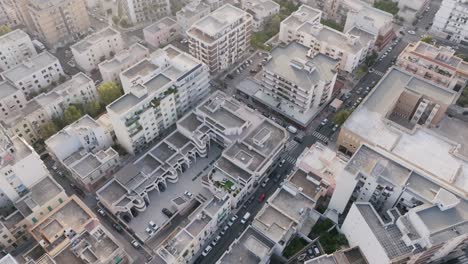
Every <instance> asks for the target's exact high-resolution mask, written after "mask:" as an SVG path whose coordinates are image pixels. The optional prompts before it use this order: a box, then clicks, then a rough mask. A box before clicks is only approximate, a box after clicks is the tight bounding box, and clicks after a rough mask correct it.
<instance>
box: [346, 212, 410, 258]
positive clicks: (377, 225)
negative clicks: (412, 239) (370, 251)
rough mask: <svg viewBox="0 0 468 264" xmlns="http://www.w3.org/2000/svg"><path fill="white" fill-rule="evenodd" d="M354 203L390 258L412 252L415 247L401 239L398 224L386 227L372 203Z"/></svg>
mask: <svg viewBox="0 0 468 264" xmlns="http://www.w3.org/2000/svg"><path fill="white" fill-rule="evenodd" d="M354 205H355V206H356V208H357V209H358V210H359V212H360V213H361V215H362V217H363V218H364V219H365V221H366V223H367V225H368V226H369V228H370V229H371V231H372V232H373V233H374V235H375V237H376V238H377V240H378V241H379V243H380V245H381V246H382V247H383V249H384V250H385V252H386V253H387V256H388V257H389V259H394V258H397V257H400V256H403V255H406V254H409V253H411V251H412V250H413V248H412V247H408V246H406V245H405V242H403V240H402V239H401V238H402V233H401V232H400V230H399V229H398V227H397V226H396V225H394V224H392V225H389V226H386V227H384V226H383V225H382V223H383V222H382V221H381V219H380V217H379V216H378V214H377V212H375V210H374V209H373V208H372V206H371V205H370V204H367V203H366V204H363V203H355V204H354Z"/></svg>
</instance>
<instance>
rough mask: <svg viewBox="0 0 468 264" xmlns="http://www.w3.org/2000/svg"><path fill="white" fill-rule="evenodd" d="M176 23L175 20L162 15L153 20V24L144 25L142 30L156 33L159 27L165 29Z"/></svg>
mask: <svg viewBox="0 0 468 264" xmlns="http://www.w3.org/2000/svg"><path fill="white" fill-rule="evenodd" d="M176 24H177V21H175V20H174V19H173V18H170V17H163V18H161V19H160V20H158V21H156V22H154V23H153V24H151V25H149V26H147V27H145V28H144V29H143V31H147V32H149V33H156V32H158V31H160V30H161V29H165V30H167V29H168V28H170V27H172V26H174V25H176Z"/></svg>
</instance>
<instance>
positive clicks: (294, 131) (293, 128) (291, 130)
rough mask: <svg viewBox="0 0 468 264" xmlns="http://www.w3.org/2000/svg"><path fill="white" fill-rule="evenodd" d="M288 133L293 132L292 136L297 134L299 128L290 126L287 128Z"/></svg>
mask: <svg viewBox="0 0 468 264" xmlns="http://www.w3.org/2000/svg"><path fill="white" fill-rule="evenodd" d="M287 129H288V131H289V132H291V133H292V134H296V133H297V128H295V127H293V126H288V127H287Z"/></svg>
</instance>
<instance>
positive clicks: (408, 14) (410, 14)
mask: <svg viewBox="0 0 468 264" xmlns="http://www.w3.org/2000/svg"><path fill="white" fill-rule="evenodd" d="M429 3H430V1H428V0H414V1H412V0H399V1H398V8H399V9H400V10H398V17H401V18H403V21H405V23H408V24H410V23H413V22H414V21H416V20H417V19H418V17H420V16H421V15H423V13H424V12H425V10H426V8H427V7H428V6H429Z"/></svg>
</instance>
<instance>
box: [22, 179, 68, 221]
mask: <svg viewBox="0 0 468 264" xmlns="http://www.w3.org/2000/svg"><path fill="white" fill-rule="evenodd" d="M63 191H64V190H63V189H62V186H60V185H59V184H58V183H56V182H55V181H54V180H53V179H51V178H50V176H46V177H44V178H42V179H41V180H39V181H38V182H37V183H35V184H34V185H33V186H32V187H31V188H30V190H29V193H28V194H26V195H25V196H23V197H21V198H20V200H18V201H17V202H16V203H15V206H16V208H17V209H18V210H19V211H20V212H21V214H22V215H23V216H24V217H27V216H28V215H30V214H31V213H32V210H33V209H35V207H36V206H43V205H45V204H46V203H48V202H49V201H50V200H51V199H52V198H54V197H55V196H57V195H58V194H59V193H61V192H63Z"/></svg>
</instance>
